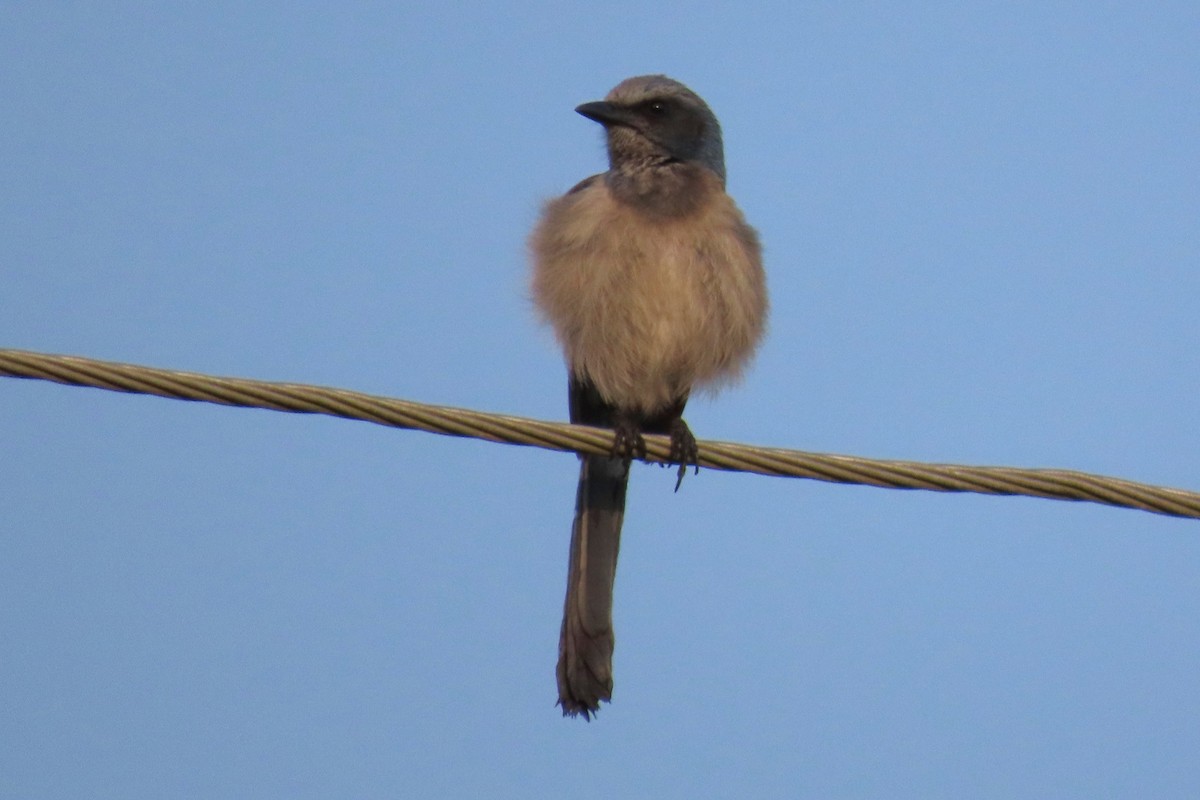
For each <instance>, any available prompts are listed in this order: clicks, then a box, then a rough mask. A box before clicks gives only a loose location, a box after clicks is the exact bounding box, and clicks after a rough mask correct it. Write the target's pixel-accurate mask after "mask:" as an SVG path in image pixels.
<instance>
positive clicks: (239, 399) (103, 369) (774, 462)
mask: <svg viewBox="0 0 1200 800" xmlns="http://www.w3.org/2000/svg"><path fill="white" fill-rule="evenodd" d="M0 376H7V377H11V378H34V379H40V380H48V381H55V382H57V383H64V384H68V385H72V386H90V387H94V388H99V389H109V390H112V391H117V392H134V393H138V394H151V395H158V396H160V397H171V398H175V399H178V400H194V401H201V402H208V403H220V404H222V405H228V406H241V407H245V408H267V409H273V410H276V411H290V412H295V413H301V414H327V415H329V416H334V417H344V418H346V419H356V420H363V421H365V422H374V423H376V424H379V425H388V426H391V427H396V428H411V429H413V430H421V431H427V432H429V433H441V434H445V435H448V436H465V437H473V438H476V439H485V440H487V441H492V442H505V443H508V444H520V445H528V446H532V447H542V448H546V449H549V450H561V451H574V452H578V453H594V454H601V455H603V454H607V453H608V452H609V449H610V447H611V444H612V432H611V431H607V430H604V429H602V428H588V427H584V426H581V425H568V424H565V423H556V422H543V421H541V420H533V419H526V418H523V417H512V416H506V415H501V414H488V413H484V412H480V411H472V410H469V409H463V408H451V407H448V406H434V405H427V404H424V403H413V402H410V401H407V400H395V399H392V398H388V397H379V396H375V395H369V394H362V393H361V392H352V391H348V390H346V389H330V388H326V387H323V386H309V385H306V384H299V383H274V382H268V381H255V380H248V379H244V378H221V377H216V376H213V375H202V374H199V373H194V372H179V371H176V370H167V369H156V368H153V367H143V366H137V365H133V364H121V363H117V362H113V361H97V360H94V359H90V358H79V357H77V356H60V355H48V354H44V353H34V352H30V351H27V350H8V349H0ZM699 446H700V465H701V466H703V467H707V468H709V469H721V470H730V471H738V472H754V473H759V474H762V475H779V476H786V477H792V478H809V479H812V480H819V481H827V482H831V483H852V484H862V485H867V486H879V487H883V488H889V489H925V490H929V491H936V492H975V493H978V494H994V495H1026V496H1030V497H1046V498H1051V499H1056V500H1082V501H1088V502H1092V503H1102V504H1105V505H1110V506H1119V507H1122V508H1135V509H1141V510H1143V511H1151V512H1154V513H1156V514H1167V515H1170V516H1176V517H1190V518H1193V519H1200V493H1196V492H1188V491H1184V490H1182V489H1171V488H1167V487H1162V486H1151V485H1147V484H1142V483H1135V482H1134V481H1127V480H1122V479H1120V478H1108V477H1104V476H1102V475H1091V474H1088V473H1086V472H1075V471H1072V470H1060V469H1019V468H1015V467H971V466H962V465H956V464H923V463H919V462H915V461H884V460H877V459H868V458H858V457H855V456H841V455H830V454H825V453H806V452H802V451H798V450H783V449H778V448H770V447H752V446H749V445H744V444H733V443H729V442H712V441H701V442H699ZM646 449H647V454H648V456H649V458H648V460H650V461H656V462H662V463H665V462H666V461H667V458H668V455H669V452H670V440H669V439H668V438H667V437H665V436H647V437H646Z"/></svg>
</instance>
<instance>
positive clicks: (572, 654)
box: [557, 456, 629, 719]
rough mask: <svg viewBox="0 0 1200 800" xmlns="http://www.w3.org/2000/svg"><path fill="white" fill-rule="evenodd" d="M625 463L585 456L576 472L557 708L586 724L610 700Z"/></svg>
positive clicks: (559, 652) (627, 472)
mask: <svg viewBox="0 0 1200 800" xmlns="http://www.w3.org/2000/svg"><path fill="white" fill-rule="evenodd" d="M628 483H629V462H627V461H625V460H623V459H619V458H606V457H603V456H585V457H584V458H583V459H582V463H581V464H580V468H579V489H578V492H577V494H576V496H575V522H574V524H573V525H572V527H571V555H570V564H569V568H568V572H567V597H566V602H565V603H564V605H563V622H562V633H561V635H560V637H559V642H558V670H557V673H558V704H559V705H560V706H562V709H563V714H564V715H568V714H569V715H572V716H574V715H576V714H583V716H584V718H585V719H586V718H590V715H591V714H594V713H595V712H596V711H597V710H598V709H599V708H600V701H601V700H604V701H606V702H607V701H608V700H610V699H612V685H613V681H612V653H613V645H614V637H613V624H612V597H613V580H614V578H615V577H616V571H617V552H618V550H619V549H620V544H621V521H622V519H623V518H624V516H625V489H626V486H627V485H628Z"/></svg>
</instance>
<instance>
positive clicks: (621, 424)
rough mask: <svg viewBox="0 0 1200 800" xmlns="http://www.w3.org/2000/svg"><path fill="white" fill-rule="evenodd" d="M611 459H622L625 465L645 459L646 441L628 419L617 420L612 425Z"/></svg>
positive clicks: (639, 430) (638, 429)
mask: <svg viewBox="0 0 1200 800" xmlns="http://www.w3.org/2000/svg"><path fill="white" fill-rule="evenodd" d="M612 457H613V458H620V459H624V461H625V463H626V464H628V463H629V462H631V461H632V460H633V459H635V458H639V459H642V460H643V461H644V460H645V459H646V440H645V439H644V438H643V437H642V431H641V429H640V428H639V427H638V426H637V425H635V424H634V423H633V422H632V421H631V420H629V419H624V418H622V419H618V420H617V421H616V424H614V425H613V444H612Z"/></svg>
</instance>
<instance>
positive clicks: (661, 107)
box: [650, 100, 667, 116]
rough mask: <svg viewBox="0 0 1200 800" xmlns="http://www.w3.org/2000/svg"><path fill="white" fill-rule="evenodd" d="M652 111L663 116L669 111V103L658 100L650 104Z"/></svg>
mask: <svg viewBox="0 0 1200 800" xmlns="http://www.w3.org/2000/svg"><path fill="white" fill-rule="evenodd" d="M650 111H651V112H652V113H654V114H657V115H659V116H662V115H663V114H666V113H667V104H666V103H663V102H661V101H658V100H656V101H654V102H653V103H651V104H650Z"/></svg>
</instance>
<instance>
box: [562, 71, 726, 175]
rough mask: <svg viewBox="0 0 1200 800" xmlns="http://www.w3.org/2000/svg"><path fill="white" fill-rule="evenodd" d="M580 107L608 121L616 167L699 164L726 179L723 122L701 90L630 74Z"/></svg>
mask: <svg viewBox="0 0 1200 800" xmlns="http://www.w3.org/2000/svg"><path fill="white" fill-rule="evenodd" d="M575 110H576V111H577V112H579V113H580V114H582V115H583V116H585V117H587V118H588V119H591V120H595V121H596V122H599V123H600V124H601V125H603V126H604V129H605V132H606V133H607V137H608V158H609V163H610V165H611V166H612V168H613V169H615V170H618V171H622V170H637V169H641V168H645V167H654V166H659V165H663V164H670V163H688V164H698V165H700V166H703V167H706V168H708V169H709V170H711V171H712V172H714V173H716V175H717V176H718V177H719V178H720V179H721V181H722V183H723V182H724V181H725V155H724V148H723V146H722V143H721V126H720V124H719V123H718V122H717V118H716V116H715V115H714V114H713V112H712V110H711V109H709V107H708V105H707V104H706V103H705V102H704V101H703V100H702V99H700V96H699V95H697V94H696V93H695V92H693V91H692V90H691V89H689V88H687V87H686V86H684V85H683V84H682V83H680V82H679V81H675V80H671V79H670V78H668V77H666V76H664V75H640V76H638V77H636V78H627V79H626V80H623V81H621V82H620V83H619V84H617V85H616V87H614V88H613V90H612V91H611V92H609V93H608V96H607V97H605V98H604V99H603V100H600V101H597V102H594V103H584V104H583V105H581V106H579V107H578V108H576V109H575Z"/></svg>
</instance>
